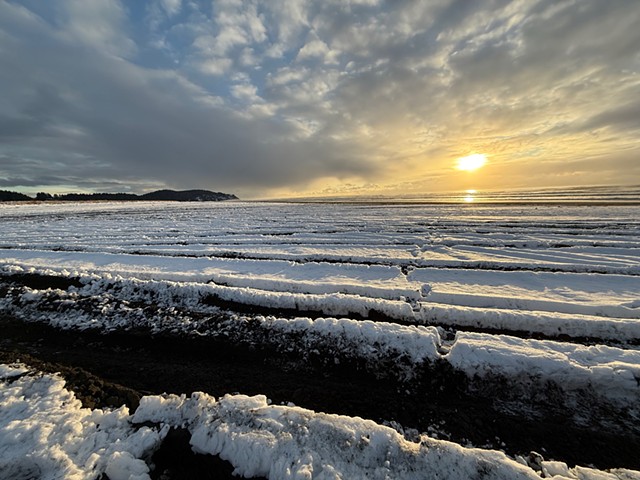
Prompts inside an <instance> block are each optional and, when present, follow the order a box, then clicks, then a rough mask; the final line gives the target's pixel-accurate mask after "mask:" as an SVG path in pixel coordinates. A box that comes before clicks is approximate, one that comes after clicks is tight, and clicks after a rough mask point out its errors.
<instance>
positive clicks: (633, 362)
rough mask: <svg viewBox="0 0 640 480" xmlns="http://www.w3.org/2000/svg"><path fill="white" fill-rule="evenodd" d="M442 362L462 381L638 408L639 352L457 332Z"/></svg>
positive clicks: (639, 398)
mask: <svg viewBox="0 0 640 480" xmlns="http://www.w3.org/2000/svg"><path fill="white" fill-rule="evenodd" d="M446 359H447V361H448V362H449V363H450V364H451V365H453V366H454V367H455V368H457V369H460V370H462V371H464V372H465V373H467V375H481V376H482V375H488V374H491V375H496V374H502V375H505V376H507V377H510V378H521V379H522V378H529V379H542V380H544V381H553V382H555V383H557V384H558V385H561V386H562V388H563V389H565V390H566V391H572V390H576V389H584V388H590V389H592V390H593V391H595V392H597V393H598V394H599V395H602V396H604V397H606V398H608V399H610V400H612V401H614V402H616V401H619V400H621V399H622V400H623V401H624V402H625V403H628V404H630V405H634V404H637V403H638V402H640V351H637V350H623V349H619V348H612V347H607V346H603V345H592V346H585V345H578V344H572V343H563V342H553V341H548V340H532V339H522V338H516V337H510V336H507V335H488V334H483V333H472V332H458V333H457V334H456V340H455V342H454V343H453V346H452V347H451V350H450V352H449V353H448V354H447V355H446Z"/></svg>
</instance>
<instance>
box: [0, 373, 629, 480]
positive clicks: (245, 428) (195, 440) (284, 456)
mask: <svg viewBox="0 0 640 480" xmlns="http://www.w3.org/2000/svg"><path fill="white" fill-rule="evenodd" d="M25 370H26V372H25ZM0 372H3V374H2V376H0V406H1V407H2V408H0V459H1V460H0V476H1V477H2V478H49V479H92V478H100V477H101V476H102V474H106V475H108V477H109V478H110V479H111V480H123V479H129V480H143V479H148V478H150V477H149V473H150V469H149V465H148V462H149V458H150V456H151V454H152V453H153V452H154V451H155V450H156V449H157V448H158V447H159V445H160V443H161V442H162V439H163V438H164V437H165V435H166V433H167V432H168V429H169V428H171V427H173V428H186V429H188V431H189V432H190V433H191V440H190V442H191V445H192V448H193V450H194V451H195V452H197V453H202V454H214V455H220V457H221V458H222V459H225V460H227V461H229V462H230V463H231V464H232V465H233V466H234V468H235V473H236V474H237V475H240V476H243V477H245V478H250V477H253V476H264V477H267V478H269V479H274V480H275V479H278V480H286V479H352V480H357V479H364V478H368V479H390V478H393V479H423V478H440V479H443V480H444V479H450V480H463V479H468V478H484V479H487V480H492V479H495V480H498V479H500V480H502V479H504V480H515V479H537V478H540V476H539V475H538V473H536V472H535V471H534V470H533V469H531V468H530V467H529V466H526V465H523V464H521V463H519V462H518V461H516V460H514V459H512V458H509V457H508V456H506V455H505V454H504V453H502V452H498V451H492V450H483V449H476V448H465V447H462V446H460V445H458V444H455V443H452V442H447V441H443V440H436V439H433V438H430V437H428V436H426V435H422V436H420V438H419V441H417V442H410V441H407V440H406V439H404V438H403V437H402V436H401V435H400V434H399V433H398V432H396V431H395V430H393V429H391V428H389V427H385V426H381V425H378V424H376V423H374V422H372V421H370V420H365V419H361V418H358V417H346V416H339V415H329V414H324V413H316V412H313V411H311V410H307V409H303V408H299V407H295V406H283V405H271V404H270V402H269V401H268V400H267V398H266V397H264V396H262V395H257V396H253V397H248V396H244V395H227V396H224V397H222V398H221V399H218V400H216V399H215V398H214V397H211V396H209V395H207V394H205V393H202V392H197V393H193V394H192V395H190V396H189V397H187V396H185V395H167V394H165V395H155V396H146V397H143V398H142V399H141V403H140V406H139V407H138V408H137V410H136V411H135V413H134V414H133V415H130V414H129V412H128V410H127V409H126V407H121V408H119V409H94V410H91V409H87V408H82V406H81V405H80V402H79V401H78V400H77V399H76V398H75V396H74V395H73V393H72V392H70V391H68V390H67V389H66V388H65V384H64V381H63V380H62V379H61V378H60V377H59V376H57V375H44V374H38V373H35V372H32V371H30V370H29V369H28V368H26V367H25V366H23V365H11V366H8V365H2V366H0ZM16 372H21V375H22V376H20V377H17V378H16V376H15V373H16ZM25 373H27V374H26V375H25ZM540 465H541V468H542V469H543V470H544V472H545V478H554V479H557V480H561V479H582V480H596V479H598V480H599V479H612V480H629V479H639V478H640V472H636V471H631V470H624V469H614V470H611V471H608V472H605V471H599V470H594V469H589V468H584V467H575V468H569V467H568V466H567V465H566V464H564V463H562V462H557V461H542V462H541V463H540Z"/></svg>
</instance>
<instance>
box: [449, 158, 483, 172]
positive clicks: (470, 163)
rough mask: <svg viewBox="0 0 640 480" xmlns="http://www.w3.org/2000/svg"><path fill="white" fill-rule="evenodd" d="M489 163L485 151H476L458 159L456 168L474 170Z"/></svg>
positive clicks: (466, 170)
mask: <svg viewBox="0 0 640 480" xmlns="http://www.w3.org/2000/svg"><path fill="white" fill-rule="evenodd" d="M485 163H487V156H486V155H484V154H483V153H474V154H473V155H467V156H466V157H460V158H458V159H457V160H456V168H457V169H458V170H464V171H465V172H473V171H474V170H477V169H479V168H480V167H483V166H484V164H485Z"/></svg>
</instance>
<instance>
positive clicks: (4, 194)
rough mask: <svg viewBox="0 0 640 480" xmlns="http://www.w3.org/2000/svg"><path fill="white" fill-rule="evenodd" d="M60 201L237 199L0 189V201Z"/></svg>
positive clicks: (191, 193)
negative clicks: (31, 191)
mask: <svg viewBox="0 0 640 480" xmlns="http://www.w3.org/2000/svg"><path fill="white" fill-rule="evenodd" d="M34 200H37V201H44V202H46V201H60V202H88V201H97V200H112V201H120V202H122V201H174V202H221V201H224V200H238V197H236V196H235V195H233V194H231V193H222V192H211V191H209V190H179V191H176V190H156V191H155V192H149V193H145V194H143V195H136V194H135V193H64V194H54V195H52V194H50V193H46V192H39V193H37V194H36V196H35V197H30V196H29V195H25V194H24V193H19V192H10V191H8V190H0V202H28V201H34Z"/></svg>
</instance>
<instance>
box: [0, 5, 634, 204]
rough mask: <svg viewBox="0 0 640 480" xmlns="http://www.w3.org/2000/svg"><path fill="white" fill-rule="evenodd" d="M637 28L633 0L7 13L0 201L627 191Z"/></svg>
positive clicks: (13, 9) (27, 8)
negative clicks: (174, 192)
mask: <svg viewBox="0 0 640 480" xmlns="http://www.w3.org/2000/svg"><path fill="white" fill-rule="evenodd" d="M638 25H640V3H639V2H638V0H606V1H605V0H541V1H536V0H522V1H520V0H513V1H506V0H504V1H501V0H486V1H472V0H433V1H418V0H393V1H392V0H389V1H378V0H323V1H309V0H287V1H284V0H246V1H241V0H221V1H215V0H214V1H195V0H150V1H147V2H142V1H130V2H125V1H119V0H91V1H86V0H50V1H42V0H22V1H18V0H0V91H1V92H2V95H0V189H4V190H16V191H21V192H25V193H35V192H37V191H46V192H52V193H62V192H134V193H144V192H146V191H150V190H155V189H158V188H174V189H188V188H205V189H209V190H215V191H224V192H228V193H235V194H236V195H238V196H240V197H241V198H247V199H248V198H280V197H292V196H293V197H295V196H307V195H310V196H324V195H372V194H373V195H397V194H421V193H430V192H438V191H451V190H464V189H516V188H527V187H535V188H538V187H555V186H584V185H619V184H634V183H635V184H638V183H640V141H639V140H640V73H639V72H640V28H638ZM472 155H473V156H474V157H472V158H474V159H477V158H480V157H481V156H484V157H482V158H483V159H484V160H483V161H482V162H479V164H482V165H480V166H477V167H476V168H475V169H467V170H464V169H460V168H459V167H460V161H459V159H460V158H462V157H469V156H472Z"/></svg>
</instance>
